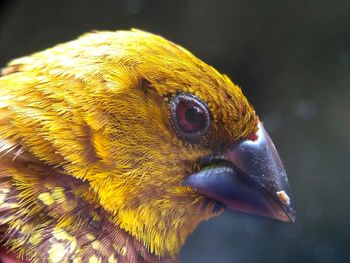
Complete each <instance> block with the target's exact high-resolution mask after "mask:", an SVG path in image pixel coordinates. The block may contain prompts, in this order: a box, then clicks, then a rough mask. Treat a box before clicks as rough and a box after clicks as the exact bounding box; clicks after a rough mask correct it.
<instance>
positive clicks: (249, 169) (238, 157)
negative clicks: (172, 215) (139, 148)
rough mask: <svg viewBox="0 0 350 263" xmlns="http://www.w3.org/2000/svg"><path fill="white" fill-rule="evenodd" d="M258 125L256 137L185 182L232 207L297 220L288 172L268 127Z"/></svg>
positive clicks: (233, 147) (281, 218)
mask: <svg viewBox="0 0 350 263" xmlns="http://www.w3.org/2000/svg"><path fill="white" fill-rule="evenodd" d="M258 127H259V129H258V131H257V133H256V134H255V135H254V136H251V137H252V138H253V139H246V140H243V141H241V142H239V143H236V144H234V145H232V146H231V147H230V148H229V150H228V151H227V152H225V153H223V154H222V155H220V156H217V157H214V159H213V160H212V161H211V164H209V165H208V166H206V167H204V168H203V169H202V170H200V171H199V172H197V173H194V174H191V175H190V176H188V177H187V178H186V179H185V180H184V185H187V186H190V187H192V188H194V189H195V190H196V191H197V192H199V193H200V194H203V195H205V196H208V197H209V198H212V199H214V200H216V201H219V202H221V203H223V204H224V205H225V206H226V207H227V208H230V209H232V210H236V211H240V212H245V213H250V214H255V215H261V216H267V217H271V218H274V219H278V220H282V221H292V222H294V220H295V212H294V209H293V206H292V203H291V199H290V194H289V185H288V179H287V175H286V172H285V170H284V168H283V165H282V162H281V160H280V157H279V155H278V153H277V151H276V148H275V146H274V145H273V143H272V141H271V139H270V137H269V135H268V134H267V132H266V130H265V129H264V127H263V126H262V124H261V123H259V126H258Z"/></svg>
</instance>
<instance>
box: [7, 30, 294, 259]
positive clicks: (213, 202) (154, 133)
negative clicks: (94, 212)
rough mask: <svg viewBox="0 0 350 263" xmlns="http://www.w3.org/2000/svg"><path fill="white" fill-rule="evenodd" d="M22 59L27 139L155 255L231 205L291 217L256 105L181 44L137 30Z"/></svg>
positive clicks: (20, 121)
mask: <svg viewBox="0 0 350 263" xmlns="http://www.w3.org/2000/svg"><path fill="white" fill-rule="evenodd" d="M19 66H20V67H21V71H22V72H29V73H28V74H27V75H25V74H23V73H22V75H21V77H23V78H26V80H25V81H26V83H27V84H26V85H27V87H30V88H29V89H30V92H28V89H27V90H23V89H20V88H18V87H17V89H16V92H17V94H16V96H15V97H16V98H17V99H13V100H12V101H13V102H14V101H15V100H17V102H16V103H17V104H16V105H7V106H8V107H9V108H12V109H13V111H14V112H16V114H17V117H16V118H14V120H13V123H14V126H16V127H17V128H16V129H17V131H16V132H17V134H22V138H21V143H22V144H23V145H25V147H26V148H27V149H29V151H30V152H31V153H33V155H35V156H36V158H38V159H40V160H42V161H45V162H46V163H48V164H49V165H51V166H53V167H61V168H62V169H63V170H64V171H65V172H66V173H67V174H69V175H71V176H73V177H75V178H78V179H81V180H84V181H87V182H88V183H89V185H90V190H91V193H92V195H93V196H94V198H95V199H96V202H98V203H99V204H100V205H101V206H102V207H103V208H104V210H106V211H107V212H108V213H110V215H111V220H112V221H113V222H114V223H115V224H117V225H118V226H120V227H121V228H122V229H124V230H125V231H127V232H128V233H130V234H131V235H132V236H134V237H136V238H137V239H138V240H140V241H141V242H142V243H143V244H144V245H145V246H146V247H148V248H149V250H150V251H151V252H152V253H154V254H156V255H159V256H163V255H170V256H174V255H176V254H177V253H178V251H179V249H180V247H181V246H182V245H183V243H184V241H185V239H186V237H187V235H188V234H189V233H191V232H192V231H193V229H194V228H195V227H196V226H197V224H198V223H199V222H201V221H203V220H206V219H209V218H211V217H213V216H215V215H217V214H219V213H220V212H222V211H223V209H224V208H225V207H227V208H230V209H233V210H237V211H241V212H248V213H252V214H258V215H263V216H269V217H272V218H276V219H280V220H284V221H289V220H294V212H293V209H292V207H291V204H290V199H289V189H288V182H287V178H286V174H285V171H284V168H283V166H282V164H281V161H280V159H279V157H278V154H277V152H276V150H275V148H274V146H273V144H272V142H271V140H270V138H269V136H268V134H267V133H266V131H265V129H264V127H263V125H262V124H261V122H260V121H259V118H258V117H257V115H256V113H255V111H254V109H253V108H252V106H251V105H250V104H249V103H248V101H247V99H246V98H245V97H244V95H243V93H242V91H241V89H240V88H239V87H238V86H237V85H235V84H234V83H233V82H232V81H231V80H230V79H229V78H228V77H227V76H225V75H222V74H220V73H219V72H218V71H216V70H215V69H214V68H213V67H211V66H209V65H207V64H205V63H204V62H202V61H201V60H199V59H198V58H196V57H195V56H194V55H192V54H191V53H190V52H188V51H187V50H185V49H184V48H182V47H180V46H178V45H176V44H174V43H172V42H170V41H168V40H166V39H164V38H162V37H160V36H156V35H153V34H149V33H146V32H143V31H138V30H133V31H117V32H97V33H91V34H87V35H84V36H82V37H81V38H79V39H77V40H75V41H72V42H68V43H66V44H61V45H58V46H56V47H54V48H51V49H48V50H46V51H44V52H40V53H37V54H34V55H32V56H30V57H25V58H22V59H18V60H15V61H13V62H12V63H11V64H10V67H9V68H10V69H11V67H12V70H13V71H16V67H19ZM14 74H16V73H14ZM11 75H13V74H10V75H9V77H10V76H11ZM28 83H29V84H28ZM13 89H15V88H13ZM28 94H30V95H28ZM12 95H13V94H12ZM12 95H11V94H9V96H12ZM23 98H25V100H26V101H25V103H26V106H23V103H22V104H21V103H19V100H21V99H22V101H23ZM9 103H10V102H9ZM18 105H22V106H18ZM28 117H29V118H28ZM16 123H17V124H16Z"/></svg>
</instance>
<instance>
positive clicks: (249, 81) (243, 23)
mask: <svg viewBox="0 0 350 263" xmlns="http://www.w3.org/2000/svg"><path fill="white" fill-rule="evenodd" d="M0 8H1V9H0V66H4V65H5V64H6V62H7V61H9V60H10V59H12V58H16V57H19V56H23V55H27V54H29V53H31V52H34V51H39V50H42V49H45V48H47V47H50V46H52V45H54V44H56V43H59V42H65V41H68V40H71V39H74V38H76V37H77V36H79V35H80V34H82V33H84V32H87V31H91V30H117V29H129V28H131V27H136V28H140V29H144V30H148V31H151V32H154V33H157V34H161V35H163V36H165V37H167V38H168V39H170V40H172V41H175V42H176V43H179V44H181V45H183V46H185V47H186V48H188V49H189V50H191V51H192V52H193V53H194V54H196V55H197V56H198V57H200V58H201V59H203V60H204V61H206V62H207V63H209V64H211V65H213V66H214V67H216V68H217V69H219V70H220V71H221V72H224V73H227V74H228V75H229V76H230V77H231V78H232V79H233V80H234V81H235V82H236V83H238V84H239V85H241V86H242V87H243V91H244V92H245V94H246V95H247V97H248V99H249V101H250V102H251V103H252V104H253V105H254V106H255V108H256V110H257V112H258V113H259V115H260V117H261V119H262V120H263V121H264V122H265V126H266V128H267V130H268V131H269V132H270V135H271V137H272V138H273V140H274V142H275V144H276V146H277V148H278V150H279V153H280V155H281V158H282V160H283V161H284V164H285V167H286V170H287V172H288V175H289V181H290V184H291V188H292V191H293V193H294V200H295V205H296V210H297V221H296V223H294V224H286V223H281V222H277V221H273V220H270V219H265V218H258V217H253V216H249V215H243V214H239V213H234V212H225V214H224V215H223V216H220V217H218V218H215V219H213V220H210V221H208V222H205V223H202V224H201V225H200V226H199V227H198V228H197V229H196V231H195V233H194V234H193V235H192V236H191V237H190V238H189V239H188V240H187V242H186V245H185V247H184V248H183V250H182V253H181V260H182V262H184V263H190V262H217V263H224V262H309V263H310V262H350V204H349V201H350V194H349V188H350V175H349V170H350V138H349V136H350V1H348V0H344V1H331V0H329V1H323V0H311V1H308V0H306V1H272V0H267V1H259V0H254V1H244V0H238V1H237V0H233V1H229V0H227V1H208V0H191V1H173V0H162V1H146V0H121V1H116V0H109V1H108V0H104V1H101V0H100V1H83V0H76V1H69V0H61V1H52V0H51V1H15V0H10V1H5V0H2V1H1V2H0Z"/></svg>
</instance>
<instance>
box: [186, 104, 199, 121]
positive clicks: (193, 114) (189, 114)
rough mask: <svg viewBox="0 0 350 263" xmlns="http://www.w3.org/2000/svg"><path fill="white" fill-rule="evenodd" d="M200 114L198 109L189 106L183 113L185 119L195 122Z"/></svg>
mask: <svg viewBox="0 0 350 263" xmlns="http://www.w3.org/2000/svg"><path fill="white" fill-rule="evenodd" d="M200 114H201V113H200V111H198V109H196V108H195V107H192V108H189V109H188V110H187V111H186V114H185V116H186V120H187V121H188V122H190V123H197V122H198V121H199V119H200Z"/></svg>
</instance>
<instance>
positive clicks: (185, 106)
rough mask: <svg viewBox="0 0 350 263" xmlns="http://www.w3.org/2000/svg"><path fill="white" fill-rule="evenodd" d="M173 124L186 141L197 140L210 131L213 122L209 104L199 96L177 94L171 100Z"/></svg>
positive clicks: (177, 132)
mask: <svg viewBox="0 0 350 263" xmlns="http://www.w3.org/2000/svg"><path fill="white" fill-rule="evenodd" d="M170 111H171V119H172V125H173V127H174V129H175V132H176V134H177V135H178V136H179V137H181V138H182V139H184V140H186V141H190V142H193V141H196V140H198V139H199V138H200V137H202V136H203V135H204V134H206V132H207V131H208V129H209V127H210V123H211V117H210V112H209V109H208V106H207V105H206V104H205V103H204V102H203V101H202V100H201V99H199V98H198V97H197V96H194V95H192V94H186V93H179V94H176V95H175V96H174V97H173V98H172V100H171V102H170Z"/></svg>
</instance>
